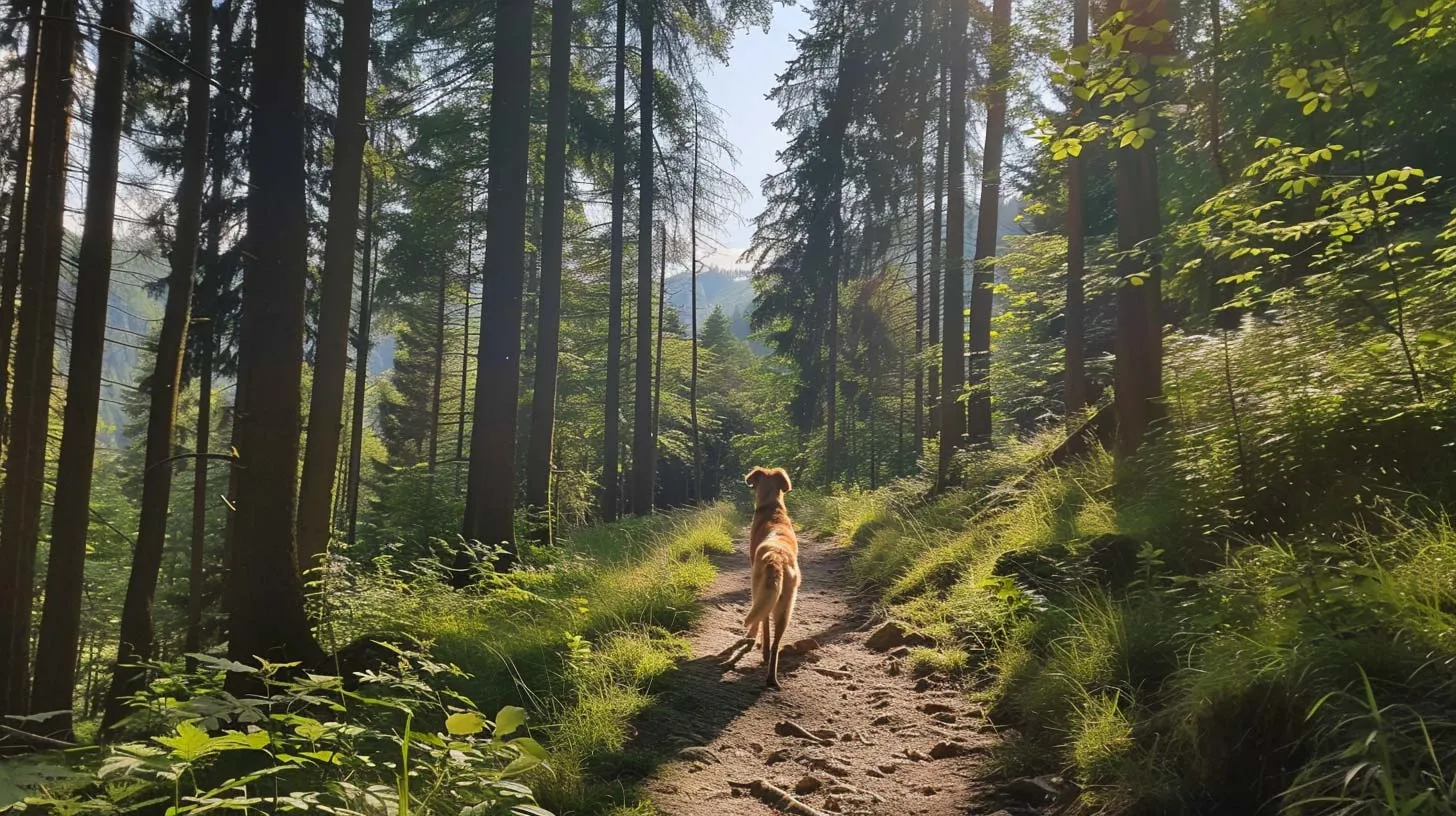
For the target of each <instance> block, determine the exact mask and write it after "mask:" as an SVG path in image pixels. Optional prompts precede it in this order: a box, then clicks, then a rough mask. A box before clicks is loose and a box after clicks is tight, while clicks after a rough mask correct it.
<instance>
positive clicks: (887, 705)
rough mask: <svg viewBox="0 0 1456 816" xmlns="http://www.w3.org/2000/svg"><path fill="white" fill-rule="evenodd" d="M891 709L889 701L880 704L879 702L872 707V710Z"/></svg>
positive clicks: (882, 701) (881, 701)
mask: <svg viewBox="0 0 1456 816" xmlns="http://www.w3.org/2000/svg"><path fill="white" fill-rule="evenodd" d="M889 707H890V701H889V700H880V701H879V702H877V703H875V704H874V705H873V706H871V708H889Z"/></svg>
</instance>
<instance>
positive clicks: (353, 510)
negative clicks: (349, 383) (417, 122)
mask: <svg viewBox="0 0 1456 816" xmlns="http://www.w3.org/2000/svg"><path fill="white" fill-rule="evenodd" d="M373 262H374V174H373V173H370V174H369V181H368V182H367V183H366V184H365V187H364V268H363V269H362V270H361V272H360V276H359V327H358V329H357V330H356V331H357V333H358V334H357V336H356V338H355V341H354V423H353V426H352V427H351V428H350V431H349V501H348V510H347V511H346V512H347V514H348V517H349V534H348V539H347V540H348V542H349V543H350V544H353V543H355V542H357V541H358V540H359V483H360V481H361V479H362V476H363V474H362V473H361V468H362V467H363V453H364V390H365V386H366V385H368V383H369V348H370V336H369V334H370V331H371V329H372V328H373V327H372V326H371V325H370V324H371V323H372V322H373V308H374V306H373V303H372V302H371V299H370V298H371V296H372V294H373V293H372V292H371V291H370V289H371V288H372V287H373V284H374V277H373Z"/></svg>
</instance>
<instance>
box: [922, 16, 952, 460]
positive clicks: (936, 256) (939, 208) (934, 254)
mask: <svg viewBox="0 0 1456 816" xmlns="http://www.w3.org/2000/svg"><path fill="white" fill-rule="evenodd" d="M943 33H944V32H942V35H943ZM942 39H944V37H943V36H942ZM938 84H939V90H938V93H937V97H938V99H939V102H938V104H937V105H936V108H937V109H938V110H939V111H940V122H939V123H938V124H937V125H936V129H935V192H934V193H933V194H932V195H933V196H934V200H933V201H932V202H931V206H930V298H929V300H930V302H929V303H927V304H926V320H927V322H929V323H930V330H929V334H930V347H931V348H932V349H934V348H935V347H936V346H939V345H940V326H941V323H942V322H944V321H943V319H942V317H941V307H940V302H941V291H942V290H941V277H942V275H941V273H942V272H943V271H944V269H945V267H944V263H945V261H944V255H943V253H942V245H941V238H942V235H943V232H942V229H943V226H944V223H945V217H944V216H945V211H944V203H945V161H946V145H945V140H946V136H947V135H948V133H949V129H950V110H949V108H950V86H949V84H948V82H947V77H946V73H945V65H944V62H942V65H941V69H940V81H939V83H938ZM929 368H930V370H929V372H927V374H928V376H927V378H926V379H927V380H928V382H927V383H926V390H927V391H928V392H929V393H928V396H927V399H929V400H930V412H929V413H930V428H931V430H930V433H931V434H932V435H933V434H936V433H938V432H939V429H940V420H941V417H940V412H939V411H938V407H939V405H940V366H939V364H938V363H937V362H936V361H935V359H934V358H933V357H932V359H931V361H930V366H929Z"/></svg>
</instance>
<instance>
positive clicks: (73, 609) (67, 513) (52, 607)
mask: <svg viewBox="0 0 1456 816" xmlns="http://www.w3.org/2000/svg"><path fill="white" fill-rule="evenodd" d="M131 20H132V4H131V0H106V2H105V3H104V4H103V5H102V7H101V36H100V40H99V42H98V44H97V54H96V59H97V66H98V70H97V72H96V88H95V96H94V102H93V103H92V108H91V145H90V150H89V155H88V158H87V168H86V172H87V179H88V181H87V184H86V223H85V228H84V230H83V232H82V234H81V249H80V255H79V257H78V260H77V272H76V303H75V310H74V312H73V314H72V318H71V358H70V362H69V363H68V368H67V374H66V408H65V420H64V425H63V429H62V433H61V458H60V464H59V466H58V468H57V470H56V498H55V507H54V511H53V512H52V513H51V552H50V563H49V567H48V569H47V570H46V591H45V605H44V609H43V610H42V613H41V621H40V638H39V640H38V641H37V643H36V654H35V685H34V687H33V689H32V694H31V703H30V707H31V710H32V711H36V712H49V711H60V712H65V713H64V714H61V715H59V716H57V717H54V718H52V719H49V720H47V721H46V729H47V731H49V732H50V733H51V734H52V735H53V736H58V737H60V738H61V739H64V740H66V741H68V742H69V741H70V740H71V725H72V717H71V708H72V702H73V697H72V695H73V693H74V691H75V687H76V667H77V665H78V662H79V654H78V652H77V649H78V647H79V646H80V641H81V594H82V589H83V585H84V580H85V565H86V533H87V531H88V530H89V529H90V523H89V522H90V520H91V513H90V510H91V474H92V464H93V459H94V457H95V455H96V417H97V414H98V413H99V411H100V407H101V362H102V357H103V352H104V351H105V346H106V312H107V305H108V304H107V294H108V292H109V291H110V288H111V249H112V243H113V240H112V239H113V233H112V226H113V222H114V221H115V215H116V182H117V169H118V167H119V165H120V150H121V120H122V108H123V102H124V94H125V91H126V73H127V70H128V69H129V67H130V64H131V39H130V37H129V35H130V33H131ZM205 31H206V26H205V24H204V32H205ZM204 36H205V33H204ZM204 47H205V46H204ZM204 88H205V86H204ZM206 100H207V97H206V94H205V92H204V95H203V107H204V122H205V116H206V111H205V108H206ZM189 114H190V111H189ZM191 135H192V134H190V133H189V134H188V136H189V137H190V136H191ZM203 146H204V149H205V147H206V135H205V131H204V137H203ZM189 158H190V156H189Z"/></svg>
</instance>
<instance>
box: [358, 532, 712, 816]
mask: <svg viewBox="0 0 1456 816" xmlns="http://www.w3.org/2000/svg"><path fill="white" fill-rule="evenodd" d="M737 524H738V514H737V512H736V511H735V510H734V509H733V508H732V507H731V506H729V505H726V504H720V505H714V506H712V507H708V508H704V509H700V510H692V511H683V512H679V513H671V514H665V515H660V516H655V517H652V518H649V519H632V520H627V521H623V522H619V523H616V524H611V525H601V526H596V527H590V528H585V529H583V530H580V531H578V532H576V533H575V534H574V535H573V536H572V537H571V538H570V539H569V540H568V541H567V542H565V544H564V546H563V547H562V548H560V550H559V551H534V552H531V553H528V554H527V561H528V565H527V567H526V568H525V569H522V570H520V571H518V572H515V573H512V574H511V575H510V576H508V577H503V578H499V579H495V581H494V583H492V584H490V585H488V586H484V587H481V588H479V589H476V590H470V591H463V592H462V591H457V590H453V589H451V588H449V587H448V586H446V585H445V584H443V583H441V582H440V581H439V580H438V579H436V578H435V577H433V576H430V575H414V576H408V575H403V574H401V572H400V570H398V569H397V568H396V567H395V566H394V565H393V564H390V563H388V561H387V560H386V561H383V562H380V563H379V564H377V565H376V568H375V569H374V570H372V571H370V572H368V573H366V574H364V575H360V576H354V577H353V579H352V580H351V581H350V588H349V590H348V591H346V592H343V593H341V594H340V601H339V604H338V609H337V614H336V626H337V627H338V628H339V630H340V632H341V634H342V635H343V636H344V637H352V636H358V635H361V634H365V633H393V634H404V635H409V636H411V637H415V638H419V639H421V640H424V641H427V642H429V643H431V644H432V651H433V653H434V655H435V656H436V657H437V658H439V659H440V660H443V661H447V662H450V663H453V664H455V665H457V666H459V667H460V668H462V669H464V670H465V671H466V672H467V673H469V674H470V675H471V679H469V680H467V681H463V682H462V684H461V686H460V688H459V690H460V691H462V692H463V693H465V694H467V695H468V696H469V697H470V698H471V699H472V700H473V701H475V703H476V704H477V705H478V706H479V707H480V708H481V709H482V710H488V711H494V710H496V709H497V708H498V707H499V706H501V705H509V704H514V705H523V706H525V707H526V708H527V709H528V710H530V711H531V712H532V727H533V728H534V729H535V730H536V732H537V733H544V734H545V736H546V737H547V738H548V739H547V742H548V749H549V750H550V751H551V755H552V759H551V766H552V767H551V770H550V771H549V772H545V773H540V774H537V775H535V776H534V777H533V778H532V779H531V780H530V783H531V785H532V787H533V789H534V790H535V791H536V794H537V797H538V799H539V800H540V801H541V803H542V804H543V805H544V806H546V807H548V808H550V809H552V810H553V811H554V812H556V813H559V814H598V813H601V814H605V813H621V814H628V813H636V812H638V811H635V810H632V809H631V808H632V807H637V805H636V804H635V802H634V800H633V798H632V794H631V791H630V789H628V788H625V787H622V786H619V785H617V784H616V782H615V779H614V777H615V775H616V773H615V771H616V770H617V769H616V768H613V767H610V766H611V763H620V762H621V761H622V758H621V755H622V754H623V752H624V750H625V749H626V748H627V747H628V743H629V738H630V736H631V735H632V722H633V720H634V718H636V717H637V716H638V715H639V714H641V713H642V712H643V711H644V710H645V709H646V708H647V707H648V706H649V705H650V704H651V702H652V700H653V692H654V688H655V686H656V685H657V684H659V683H660V682H662V681H663V679H664V678H665V677H667V676H668V675H670V674H671V672H672V671H673V669H674V668H675V666H676V664H677V663H678V662H679V661H680V660H682V659H684V658H686V657H687V656H688V654H689V652H688V644H687V641H686V640H685V639H684V638H682V637H681V636H680V634H679V633H680V632H683V631H684V630H685V629H686V628H687V627H689V626H690V625H691V624H692V622H693V621H694V619H695V618H696V615H697V611H698V610H697V605H696V600H697V598H698V596H699V594H700V593H701V592H702V591H703V590H704V589H705V588H706V587H707V586H708V585H709V584H711V583H712V581H713V578H714V576H715V569H714V567H713V565H712V563H711V562H710V561H709V555H710V554H712V553H721V552H731V551H732V549H733V535H734V534H735V532H736V530H737ZM614 808H615V809H616V810H614Z"/></svg>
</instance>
